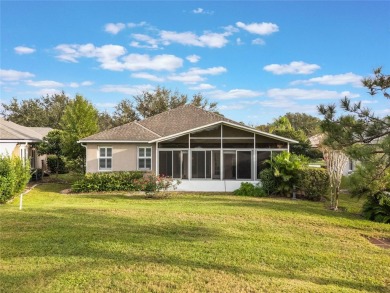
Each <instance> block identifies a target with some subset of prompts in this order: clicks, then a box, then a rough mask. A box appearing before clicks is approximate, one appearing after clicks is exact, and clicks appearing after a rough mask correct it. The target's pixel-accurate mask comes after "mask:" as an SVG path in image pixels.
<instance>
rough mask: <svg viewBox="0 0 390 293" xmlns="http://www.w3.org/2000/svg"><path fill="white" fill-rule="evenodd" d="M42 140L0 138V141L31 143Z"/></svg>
mask: <svg viewBox="0 0 390 293" xmlns="http://www.w3.org/2000/svg"><path fill="white" fill-rule="evenodd" d="M41 141H42V140H41V139H37V140H31V139H26V140H22V139H0V143H2V142H8V143H26V142H27V143H29V142H31V143H33V142H41Z"/></svg>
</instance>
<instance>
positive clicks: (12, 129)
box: [0, 119, 51, 141]
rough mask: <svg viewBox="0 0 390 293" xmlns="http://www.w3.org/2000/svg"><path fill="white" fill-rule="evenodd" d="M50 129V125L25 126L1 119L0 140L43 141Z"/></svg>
mask: <svg viewBox="0 0 390 293" xmlns="http://www.w3.org/2000/svg"><path fill="white" fill-rule="evenodd" d="M50 130H51V128H48V127H25V126H22V125H19V124H16V123H13V122H11V121H6V120H4V119H0V140H16V141H18V140H19V141H24V140H32V141H41V140H42V138H43V137H44V136H45V135H46V134H47V133H48V132H49V131H50Z"/></svg>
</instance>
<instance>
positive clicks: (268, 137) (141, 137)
mask: <svg viewBox="0 0 390 293" xmlns="http://www.w3.org/2000/svg"><path fill="white" fill-rule="evenodd" d="M79 142H80V143H81V144H82V145H83V146H85V147H86V159H87V172H105V171H129V170H142V171H150V172H153V173H154V174H156V175H165V176H169V177H172V178H174V179H180V180H181V184H180V185H179V186H178V190H185V191H232V190H235V189H237V188H238V187H239V186H240V184H241V182H243V181H247V182H253V183H254V182H257V179H258V174H259V172H260V171H261V170H262V169H264V168H265V165H264V161H265V160H267V159H269V158H271V157H272V156H274V155H276V154H278V153H279V152H282V151H288V150H289V145H290V143H297V142H296V141H294V140H291V139H287V138H284V137H280V136H277V135H273V134H269V133H265V132H262V131H259V130H256V129H254V128H251V127H248V126H245V125H243V124H241V123H238V122H236V121H233V120H230V119H227V118H225V117H223V116H221V115H218V114H216V113H212V112H209V111H206V110H203V109H201V108H197V107H195V106H192V105H184V106H180V107H177V108H175V109H172V110H169V111H167V112H164V113H161V114H158V115H155V116H153V117H150V118H147V119H145V120H142V121H134V122H131V123H128V124H125V125H122V126H118V127H115V128H112V129H109V130H106V131H103V132H100V133H97V134H94V135H91V136H89V137H86V138H83V139H81V140H80V141H79Z"/></svg>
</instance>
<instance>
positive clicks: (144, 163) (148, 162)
mask: <svg viewBox="0 0 390 293" xmlns="http://www.w3.org/2000/svg"><path fill="white" fill-rule="evenodd" d="M138 170H152V148H151V147H138Z"/></svg>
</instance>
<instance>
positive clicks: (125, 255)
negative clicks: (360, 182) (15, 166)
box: [1, 197, 386, 292]
mask: <svg viewBox="0 0 390 293" xmlns="http://www.w3.org/2000/svg"><path fill="white" fill-rule="evenodd" d="M119 198H120V199H122V197H119ZM126 198H127V197H126ZM99 199H100V197H99ZM208 200H209V199H208ZM210 201H212V199H211V200H210ZM218 201H219V202H220V201H221V199H218ZM241 201H242V200H240V201H238V203H236V204H238V206H241V205H242V206H244V207H246V206H247V205H248V204H250V206H253V204H259V205H261V206H262V207H264V205H265V206H267V205H270V204H271V203H264V202H257V203H256V202H252V201H250V202H249V203H247V202H246V201H245V200H244V201H243V202H241ZM267 208H268V207H267ZM283 208H284V209H287V207H283ZM148 217H153V216H152V215H144V216H143V218H142V217H138V216H134V215H133V216H132V215H123V214H122V215H112V214H107V213H105V212H104V211H101V210H97V209H95V210H94V209H92V208H91V209H75V208H72V209H64V208H61V209H50V210H45V209H43V210H39V211H31V212H30V213H25V214H20V215H18V221H19V222H25V223H28V225H25V226H21V227H18V229H17V231H15V228H14V227H11V226H10V227H3V228H2V233H5V234H4V235H6V234H7V235H9V234H12V237H5V238H4V239H2V244H1V246H2V247H3V248H4V252H3V253H2V258H3V259H4V260H9V261H12V259H13V258H27V257H28V258H30V257H38V258H45V257H59V258H61V259H65V260H67V259H69V258H74V257H76V258H80V263H82V266H81V265H80V263H74V262H73V263H72V262H69V263H68V264H66V265H64V264H63V263H62V262H61V263H59V265H58V267H57V266H56V268H55V269H53V270H39V269H38V273H39V275H40V276H41V277H42V276H44V277H45V279H48V280H47V281H48V282H50V280H55V279H56V278H57V276H59V275H64V274H66V273H72V272H82V271H83V270H86V269H88V268H89V269H95V270H96V269H102V268H103V267H106V266H107V265H111V266H118V265H121V266H130V265H135V266H137V265H145V264H153V265H160V266H175V267H179V268H190V269H191V270H194V269H195V270H196V269H202V270H216V271H224V272H226V273H230V274H233V275H237V274H246V275H248V274H249V275H263V276H267V277H269V278H272V279H273V278H275V279H290V280H300V281H305V282H310V283H315V284H318V285H331V284H332V285H334V284H336V285H338V286H341V287H345V288H353V289H366V290H369V291H376V292H381V291H383V292H385V289H386V288H385V287H383V286H377V285H373V284H367V283H363V282H359V281H355V280H345V279H341V278H334V277H329V278H327V277H315V276H314V277H313V276H307V275H303V274H291V273H286V272H283V269H285V268H286V267H285V264H284V265H282V264H280V267H278V265H277V264H276V265H275V266H274V269H273V270H272V271H269V270H264V269H261V268H260V267H258V268H256V267H254V266H255V263H254V262H252V263H251V266H252V267H251V268H248V267H247V266H245V264H246V263H245V262H242V263H241V262H238V264H237V262H236V261H235V260H234V259H233V260H232V262H231V263H234V265H231V264H227V263H228V262H229V256H228V255H226V258H225V259H222V260H221V259H220V260H217V259H216V258H215V257H214V253H218V250H217V249H218V246H217V247H215V246H214V247H209V246H208V245H207V243H211V242H219V243H220V245H224V241H229V238H231V235H227V234H225V233H224V231H223V230H222V229H219V228H217V227H215V228H210V227H204V226H202V225H200V224H198V223H193V222H180V221H175V220H172V219H169V218H167V219H161V221H159V219H153V218H152V219H151V218H148ZM141 218H142V219H141ZM42 224H44V226H43V227H42ZM231 240H232V241H237V239H231ZM243 253H244V252H243ZM91 259H92V260H91ZM13 265H15V264H13ZM33 271H34V272H35V273H37V268H36V267H34V269H33ZM2 275H3V277H2V278H3V286H4V284H7V283H8V284H13V285H12V286H19V287H18V288H19V289H20V288H21V287H20V286H23V285H21V284H20V283H22V284H23V282H20V283H19V284H18V282H19V281H22V280H23V281H24V282H26V283H27V284H33V283H34V278H35V275H34V274H31V273H17V274H16V275H15V274H14V275H12V276H9V273H8V272H3V273H2ZM249 278H252V277H249ZM4 282H5V283H4ZM91 282H92V280H91ZM26 286H27V285H26ZM24 289H26V290H27V289H31V288H24Z"/></svg>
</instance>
